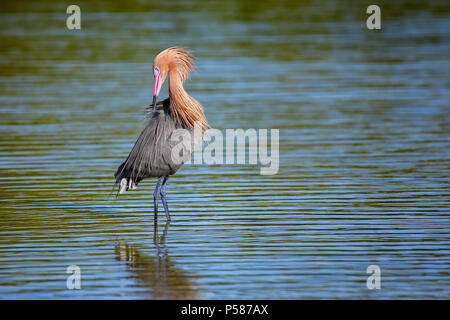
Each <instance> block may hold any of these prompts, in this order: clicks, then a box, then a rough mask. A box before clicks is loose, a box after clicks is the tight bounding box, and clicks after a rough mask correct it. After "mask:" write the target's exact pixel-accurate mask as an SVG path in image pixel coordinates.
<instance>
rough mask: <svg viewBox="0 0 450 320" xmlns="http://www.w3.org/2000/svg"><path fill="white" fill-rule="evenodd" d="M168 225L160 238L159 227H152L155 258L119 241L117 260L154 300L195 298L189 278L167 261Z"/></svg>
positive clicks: (195, 293) (195, 294) (137, 284)
mask: <svg viewBox="0 0 450 320" xmlns="http://www.w3.org/2000/svg"><path fill="white" fill-rule="evenodd" d="M169 224H170V223H169V222H168V223H166V226H165V227H164V232H163V234H162V236H161V237H159V236H158V226H157V225H156V224H155V226H154V228H155V229H154V237H153V243H154V244H155V257H154V258H150V257H146V256H144V255H142V254H141V253H140V252H139V249H137V248H136V247H135V246H133V245H130V244H128V243H127V242H126V241H125V240H121V241H119V243H118V244H117V245H116V250H115V251H116V259H117V260H118V261H121V262H123V263H124V264H125V265H126V267H127V271H130V272H131V274H132V276H131V278H132V279H133V280H135V281H136V286H138V287H143V288H147V289H148V290H149V291H150V295H151V297H152V298H153V299H196V298H198V297H197V291H196V289H195V286H194V284H193V283H192V281H191V279H190V278H189V276H188V275H187V274H186V273H185V272H184V271H183V270H181V269H179V268H177V267H176V265H175V264H174V263H173V262H172V261H170V259H169V255H168V250H167V245H166V237H167V230H168V229H169Z"/></svg>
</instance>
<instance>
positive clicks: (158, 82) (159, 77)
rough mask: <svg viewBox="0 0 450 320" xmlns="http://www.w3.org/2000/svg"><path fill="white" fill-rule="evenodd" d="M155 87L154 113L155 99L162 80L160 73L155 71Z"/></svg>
mask: <svg viewBox="0 0 450 320" xmlns="http://www.w3.org/2000/svg"><path fill="white" fill-rule="evenodd" d="M154 75H155V87H154V88H153V104H152V105H153V111H155V108H156V98H158V95H159V91H160V90H161V86H162V79H161V75H160V72H159V71H157V70H155V74H154Z"/></svg>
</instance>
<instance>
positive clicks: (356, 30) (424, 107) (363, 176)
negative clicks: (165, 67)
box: [0, 1, 450, 299]
mask: <svg viewBox="0 0 450 320" xmlns="http://www.w3.org/2000/svg"><path fill="white" fill-rule="evenodd" d="M395 3H396V4H395V5H394V4H392V3H389V2H380V4H379V5H380V6H381V9H382V28H383V29H382V30H381V31H370V30H367V29H366V27H365V19H366V17H367V15H366V13H365V10H366V4H365V3H362V2H360V1H347V2H339V1H336V2H326V4H325V3H323V2H321V1H298V2H297V1H295V2H294V1H293V2H288V3H285V4H283V5H277V4H276V3H274V2H271V1H259V2H257V3H252V2H250V1H236V2H231V3H225V2H216V3H212V4H211V3H209V4H207V3H204V2H187V3H184V2H182V1H175V2H170V4H168V3H161V4H154V5H144V4H140V3H139V2H133V1H132V2H127V4H123V5H122V7H116V6H112V5H111V4H108V2H102V1H99V2H95V5H94V4H93V3H89V2H82V1H79V2H78V4H79V5H80V7H81V10H82V29H81V30H79V31H69V30H67V28H66V27H65V19H66V17H67V15H66V14H65V10H66V7H65V4H58V3H53V2H51V1H48V2H33V1H32V2H23V3H22V2H20V1H19V2H17V1H15V2H10V3H6V4H2V5H1V6H2V13H1V14H0V49H1V57H0V131H1V134H0V201H1V214H0V298H3V299H16V298H19V299H53V298H63V299H65V298H86V299H92V298H101V299H104V298H114V299H115V298H139V299H141V298H144V299H147V298H150V299H152V298H163V299H165V298H178V299H185V298H212V299H227V298H231V299H241V298H250V299H268V298H272V299H275V298H280V299H304V298H339V299H341V298H350V299H361V298H369V299H379V298H397V299H399V298H450V278H449V270H450V268H449V267H450V258H449V253H450V236H449V228H450V219H449V194H450V191H449V177H450V161H449V156H450V151H449V150H450V148H449V147H450V130H449V120H450V117H449V114H450V112H449V101H450V77H449V70H450V68H449V67H450V64H449V53H450V50H449V49H450V40H449V34H448V30H450V14H449V7H448V3H447V2H446V1H441V2H431V3H429V4H428V5H425V4H423V3H422V2H418V1H417V2H414V1H413V2H408V3H406V2H402V1H396V2H395ZM175 44H176V45H182V46H187V47H190V48H191V49H193V50H194V52H195V55H196V57H197V67H198V68H197V72H196V73H195V74H193V75H192V78H191V81H190V82H189V83H187V84H186V88H187V90H188V91H189V93H190V94H192V95H193V96H194V97H196V98H197V99H198V100H200V101H201V102H202V104H203V106H204V108H205V112H206V116H207V118H208V120H209V122H210V124H211V125H212V126H213V127H214V128H217V129H220V130H225V129H226V128H244V129H247V128H267V129H270V128H278V129H279V130H280V170H279V172H278V174H276V175H271V176H262V175H260V174H259V169H260V168H259V166H255V165H217V166H208V165H185V166H184V167H183V168H182V169H181V170H180V171H179V172H178V173H177V174H176V175H175V176H174V177H172V178H170V179H169V183H168V201H169V206H170V208H171V212H172V222H171V223H170V225H167V224H166V220H165V217H164V214H160V217H159V229H158V230H156V232H155V230H154V226H153V209H152V192H153V188H154V184H155V180H153V179H150V180H146V181H145V183H142V184H141V185H140V186H139V188H138V190H136V191H133V192H128V193H126V194H125V195H121V196H120V197H119V198H118V199H117V200H116V199H115V196H114V194H113V195H112V196H110V192H111V190H112V188H113V174H114V171H115V169H116V168H117V166H118V165H119V164H120V163H121V162H122V161H123V160H124V159H125V157H126V156H127V154H128V152H129V150H130V148H131V147H132V145H133V143H134V142H135V140H136V138H137V137H138V135H139V133H140V131H141V130H142V128H143V127H144V126H145V123H146V121H148V120H147V119H146V118H145V113H144V106H145V105H146V104H148V103H149V102H150V100H151V95H152V88H153V79H152V78H153V74H152V60H153V57H154V56H155V55H156V54H157V53H158V52H159V51H161V50H162V49H164V48H167V47H169V46H172V45H175ZM163 91H164V92H163V94H162V96H164V95H166V94H167V89H166V88H165V87H164V88H163ZM372 264H375V265H378V266H379V267H380V268H381V279H382V282H381V286H382V287H381V289H380V290H368V289H367V286H366V280H367V277H368V274H367V273H366V268H367V267H368V266H369V265H372ZM69 265H78V266H79V267H80V268H81V278H82V280H81V286H82V288H81V290H68V289H67V288H66V279H67V276H68V274H66V269H67V267H68V266H69Z"/></svg>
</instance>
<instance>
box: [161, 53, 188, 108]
mask: <svg viewBox="0 0 450 320" xmlns="http://www.w3.org/2000/svg"><path fill="white" fill-rule="evenodd" d="M192 70H194V62H193V57H192V54H191V53H190V52H189V51H188V50H186V49H184V48H181V47H171V48H168V49H166V50H164V51H162V52H160V53H159V54H158V55H157V56H156V58H155V61H154V62H153V75H154V77H155V86H154V89H153V110H155V107H156V99H157V97H158V95H159V91H160V90H161V87H162V85H163V83H164V81H166V78H167V76H168V75H169V73H171V74H173V73H176V74H177V76H179V77H180V79H181V81H185V80H186V79H187V78H188V77H189V73H190V71H192Z"/></svg>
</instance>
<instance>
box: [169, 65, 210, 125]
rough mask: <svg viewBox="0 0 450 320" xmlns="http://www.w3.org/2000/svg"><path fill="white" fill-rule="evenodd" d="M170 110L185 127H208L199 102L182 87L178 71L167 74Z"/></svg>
mask: <svg viewBox="0 0 450 320" xmlns="http://www.w3.org/2000/svg"><path fill="white" fill-rule="evenodd" d="M169 97H170V111H171V113H172V115H173V116H174V118H175V119H176V120H177V121H178V122H179V123H180V124H181V125H182V126H183V127H185V128H194V127H195V126H196V125H199V126H200V128H202V129H206V128H208V122H207V121H206V118H205V115H204V113H203V108H202V105H201V104H200V102H198V101H197V100H196V99H194V98H193V97H191V96H190V95H189V94H188V93H187V92H186V90H185V89H184V87H183V80H182V79H181V76H180V74H179V73H178V72H176V71H175V72H170V74H169Z"/></svg>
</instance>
